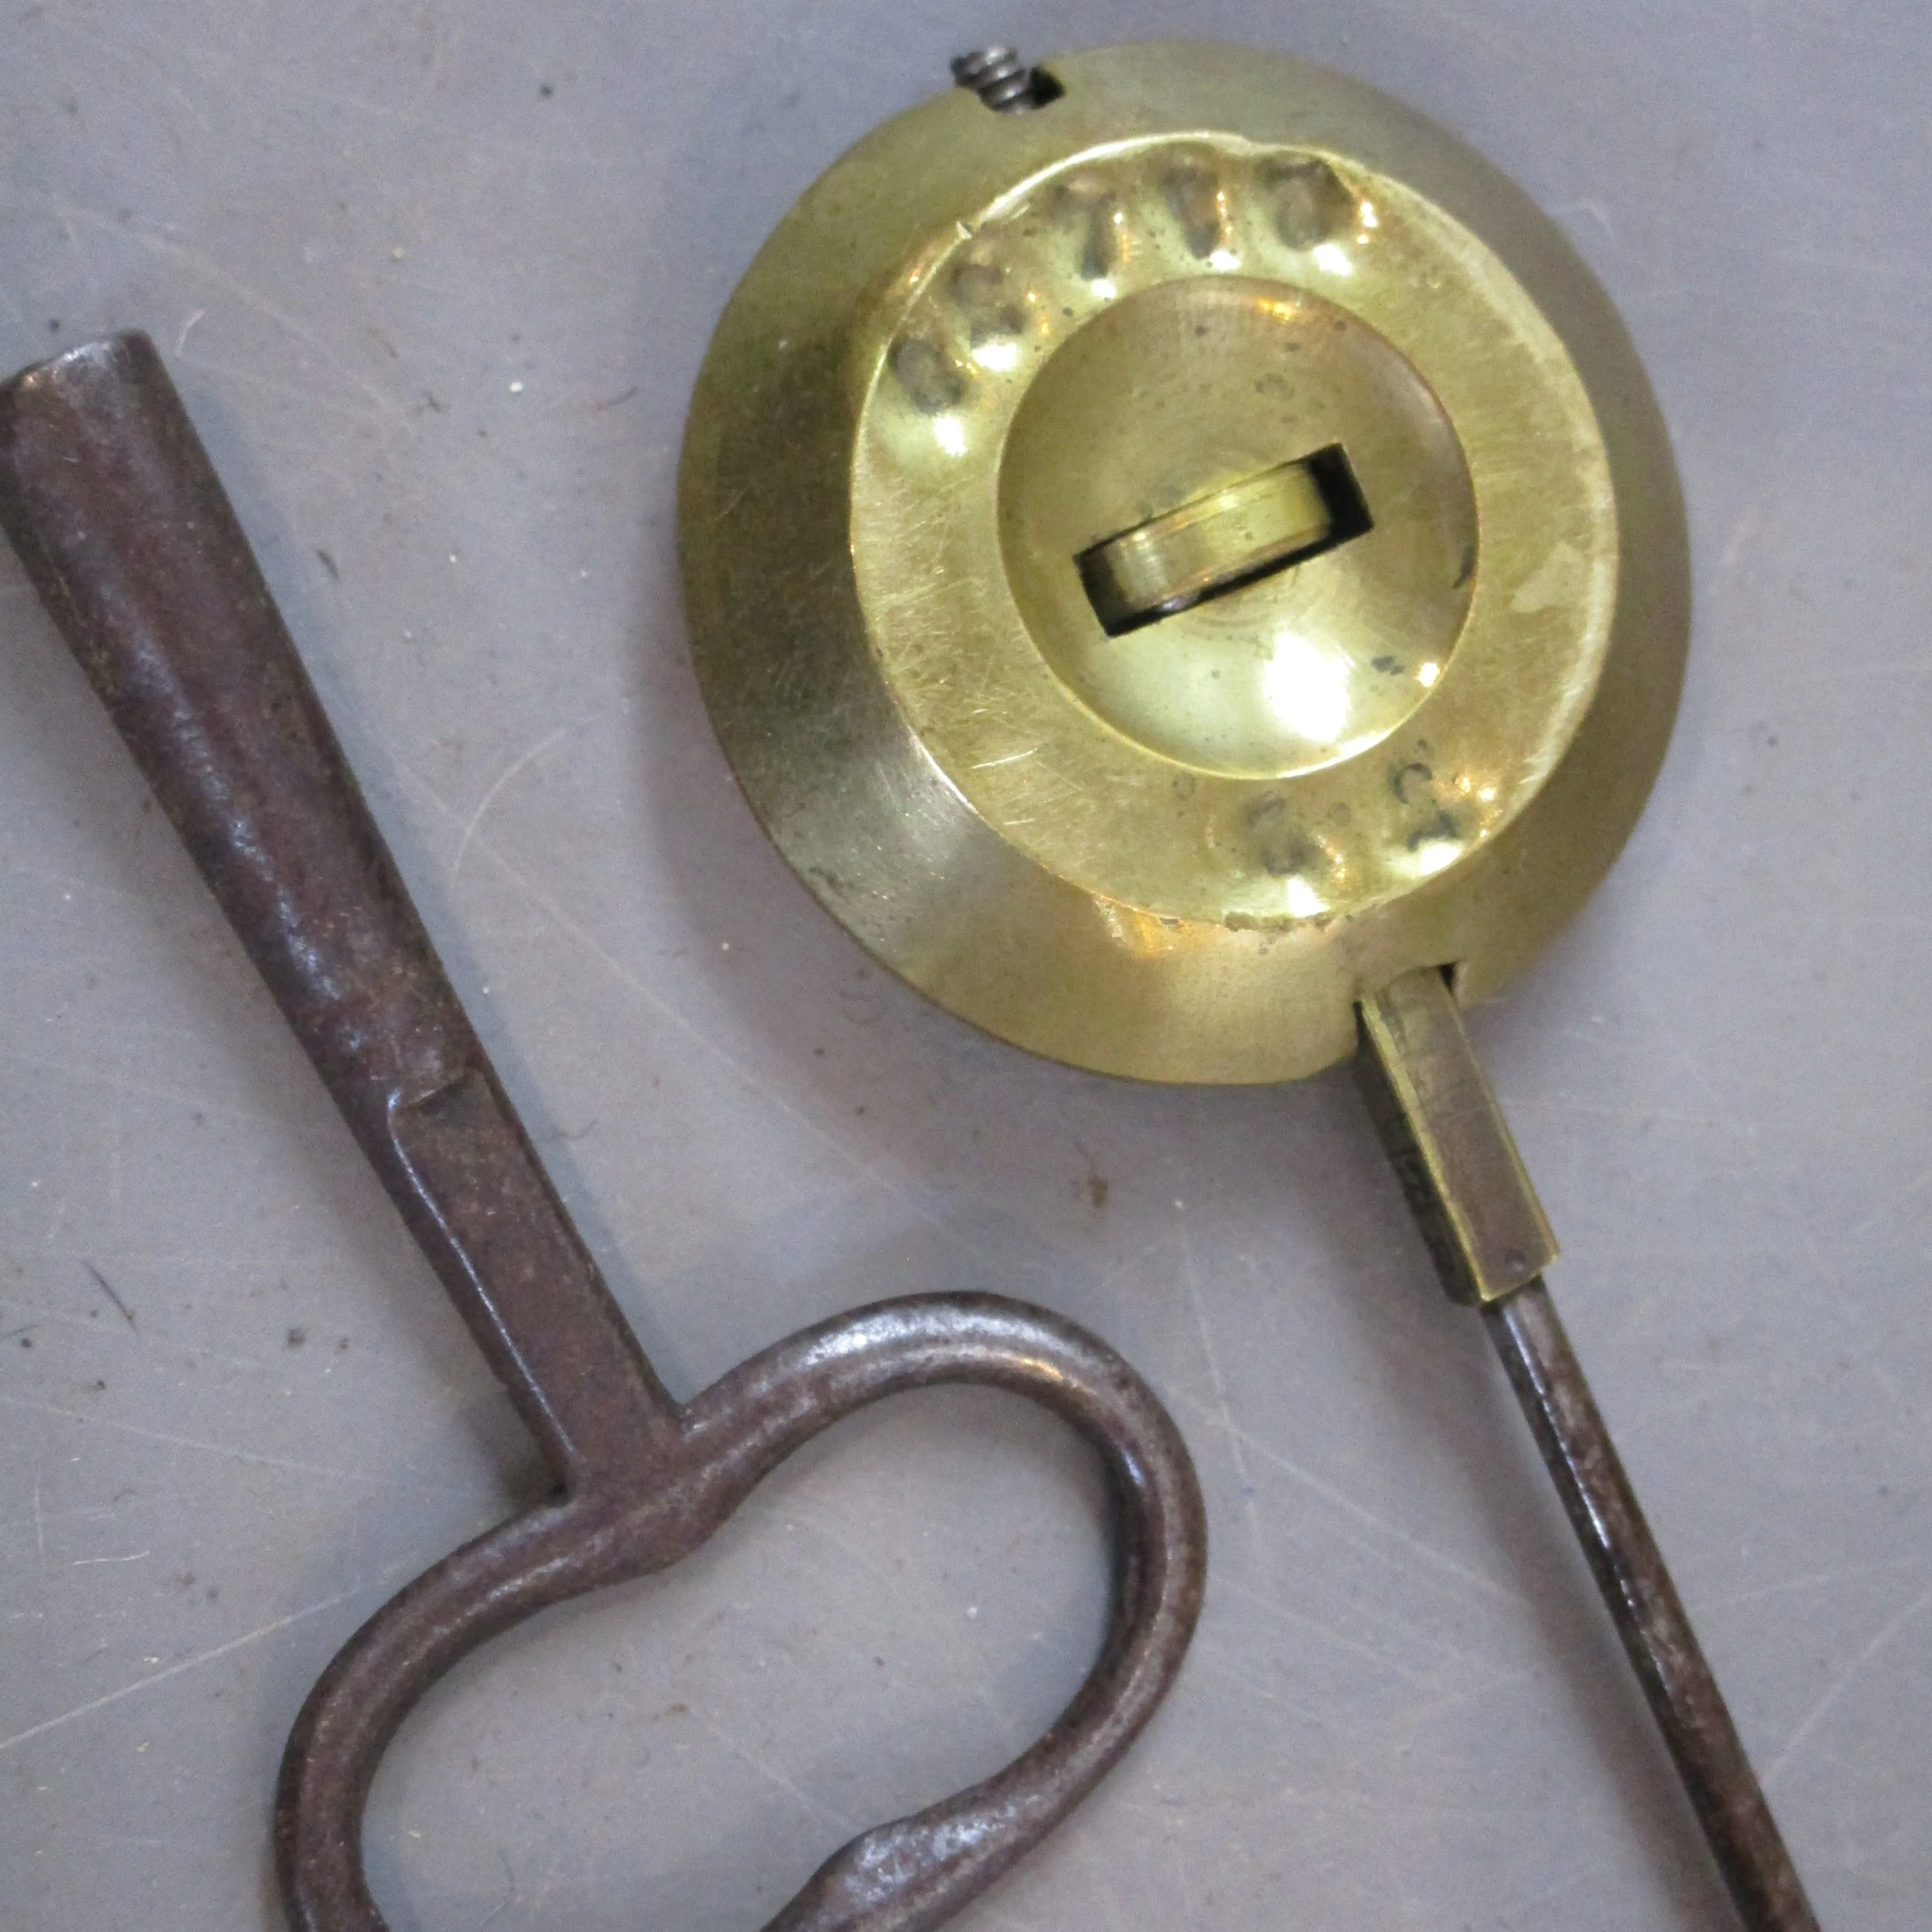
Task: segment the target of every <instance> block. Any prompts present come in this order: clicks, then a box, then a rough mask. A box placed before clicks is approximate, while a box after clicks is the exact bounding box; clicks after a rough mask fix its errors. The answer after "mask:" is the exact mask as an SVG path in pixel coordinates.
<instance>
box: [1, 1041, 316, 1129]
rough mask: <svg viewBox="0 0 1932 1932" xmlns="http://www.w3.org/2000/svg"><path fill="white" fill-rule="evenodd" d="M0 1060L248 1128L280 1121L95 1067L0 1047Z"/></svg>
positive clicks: (258, 1110) (256, 1109)
mask: <svg viewBox="0 0 1932 1932" xmlns="http://www.w3.org/2000/svg"><path fill="white" fill-rule="evenodd" d="M0 1061H5V1062H6V1063H7V1064H8V1065H10V1066H13V1067H31V1068H32V1069H33V1070H34V1072H36V1073H51V1074H52V1075H53V1076H55V1078H56V1079H61V1080H78V1081H83V1082H86V1084H87V1085H89V1086H102V1087H110V1088H112V1087H118V1088H120V1089H121V1091H123V1092H124V1093H128V1094H139V1095H141V1096H142V1098H143V1099H145V1100H166V1101H167V1102H168V1103H169V1104H170V1105H172V1106H178V1107H199V1108H200V1109H202V1111H203V1112H205V1113H211V1114H229V1115H233V1116H234V1118H236V1119H237V1120H240V1121H248V1123H249V1124H251V1126H259V1125H261V1124H263V1123H265V1122H269V1121H276V1122H279V1121H283V1120H284V1118H286V1117H285V1116H284V1115H280V1114H270V1113H267V1112H264V1111H263V1109H261V1108H260V1107H245V1106H241V1105H239V1104H238V1103H236V1102H233V1101H227V1100H208V1099H206V1098H205V1097H203V1096H202V1095H200V1094H191V1093H190V1094H184V1093H182V1092H181V1091H179V1090H178V1089H177V1088H172V1087H157V1086H154V1085H151V1084H150V1083H149V1082H147V1081H145V1080H132V1079H128V1078H127V1076H125V1075H124V1074H120V1073H103V1072H102V1071H101V1070H100V1069H99V1068H98V1067H69V1066H66V1065H64V1064H62V1062H61V1061H57V1060H43V1059H42V1058H40V1056H39V1055H37V1054H31V1053H14V1052H10V1051H9V1050H8V1049H6V1048H5V1047H0Z"/></svg>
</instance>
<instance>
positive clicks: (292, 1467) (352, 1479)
mask: <svg viewBox="0 0 1932 1932" xmlns="http://www.w3.org/2000/svg"><path fill="white" fill-rule="evenodd" d="M0 1409H18V1410H20V1412H22V1413H23V1414H25V1415H52V1416H58V1418H60V1419H61V1420H62V1421H64V1422H79V1423H83V1424H86V1427H89V1429H105V1430H110V1431H111V1432H112V1433H114V1434H115V1435H117V1436H136V1437H138V1438H139V1439H140V1440H141V1441H142V1442H165V1443H166V1444H167V1445H169V1447H170V1448H176V1449H196V1450H199V1451H201V1452H202V1454H204V1455H208V1456H219V1457H223V1459H224V1460H226V1461H229V1462H231V1463H259V1464H260V1465H261V1466H263V1468H265V1469H286V1470H287V1471H289V1472H290V1473H291V1474H292V1475H298V1476H326V1477H327V1478H329V1480H330V1481H333V1482H338V1483H368V1484H371V1485H372V1486H373V1487H376V1488H379V1489H387V1488H394V1487H398V1484H397V1479H396V1478H395V1477H393V1476H372V1475H365V1473H364V1472H362V1471H361V1470H359V1469H331V1468H329V1466H328V1465H327V1464H326V1463H297V1462H293V1461H291V1460H290V1459H289V1458H288V1457H284V1456H269V1455H265V1454H263V1453H262V1451H260V1450H258V1449H237V1448H233V1446H232V1445H229V1444H227V1443H223V1442H199V1441H197V1440H196V1439H195V1438H194V1437H193V1436H170V1435H169V1434H168V1433H166V1431H165V1430H159V1429H142V1428H139V1427H137V1426H136V1424H133V1423H131V1422H116V1421H114V1420H113V1418H110V1417H108V1416H105V1415H85V1414H83V1412H81V1411H80V1410H79V1409H62V1408H59V1407H58V1406H56V1405H55V1404H54V1403H50V1402H23V1401H22V1400H20V1397H18V1396H13V1395H0Z"/></svg>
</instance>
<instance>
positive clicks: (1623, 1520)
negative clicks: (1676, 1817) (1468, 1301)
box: [1483, 1280, 1818, 1932]
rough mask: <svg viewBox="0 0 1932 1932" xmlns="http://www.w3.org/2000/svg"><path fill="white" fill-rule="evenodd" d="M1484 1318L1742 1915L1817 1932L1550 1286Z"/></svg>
mask: <svg viewBox="0 0 1932 1932" xmlns="http://www.w3.org/2000/svg"><path fill="white" fill-rule="evenodd" d="M1483 1322H1484V1326H1485V1327H1486V1328H1487V1329H1488V1330H1489V1331H1490V1340H1491V1341H1492V1342H1493V1343H1495V1345H1496V1353H1497V1354H1498V1355H1499V1356H1501V1357H1502V1364H1503V1367H1505V1369H1506V1370H1508V1373H1509V1379H1510V1383H1511V1386H1512V1387H1513V1388H1514V1389H1515V1391H1516V1394H1517V1400H1518V1401H1519V1402H1520V1403H1521V1404H1522V1405H1523V1414H1524V1415H1525V1416H1526V1417H1527V1418H1529V1426H1530V1427H1531V1429H1532V1430H1533V1431H1534V1432H1535V1436H1536V1442H1537V1447H1538V1448H1539V1449H1541V1451H1542V1452H1543V1460H1544V1463H1545V1465H1546V1466H1547V1467H1548V1469H1549V1471H1550V1476H1551V1478H1552V1479H1553V1481H1555V1483H1556V1490H1557V1493H1558V1494H1559V1496H1562V1499H1563V1507H1564V1508H1565V1511H1567V1512H1568V1515H1569V1518H1570V1523H1571V1528H1573V1529H1574V1530H1575V1531H1576V1532H1577V1541H1578V1542H1580V1544H1582V1545H1583V1554H1584V1555H1585V1556H1586V1557H1587V1558H1588V1559H1589V1564H1590V1570H1591V1574H1592V1575H1593V1576H1594V1577H1595V1578H1596V1580H1597V1588H1598V1589H1599V1590H1600V1591H1601V1592H1602V1593H1603V1598H1604V1603H1605V1604H1607V1605H1608V1606H1609V1608H1610V1616H1611V1618H1612V1619H1613V1622H1615V1623H1616V1627H1617V1634H1618V1635H1619V1637H1622V1639H1623V1644H1624V1649H1625V1651H1626V1652H1628V1655H1629V1657H1630V1661H1631V1665H1632V1667H1634V1669H1635V1670H1636V1672H1637V1681H1638V1682H1640V1684H1641V1685H1643V1694H1644V1696H1645V1697H1646V1698H1647V1699H1648V1700H1649V1703H1650V1709H1651V1714H1652V1716H1654V1717H1655V1718H1656V1720H1657V1724H1658V1729H1659V1730H1661V1731H1662V1733H1664V1743H1665V1744H1666V1745H1667V1746H1668V1747H1669V1748H1670V1755H1671V1757H1672V1758H1673V1760H1675V1761H1676V1766H1677V1771H1678V1775H1679V1777H1680V1778H1682V1779H1683V1781H1684V1789H1685V1791H1686V1792H1687V1793H1688V1794H1689V1795H1690V1799H1691V1805H1692V1807H1693V1808H1694V1810H1695V1811H1696V1812H1697V1820H1698V1823H1700V1825H1702V1826H1703V1829H1704V1836H1705V1838H1706V1840H1707V1841H1709V1844H1710V1847H1711V1851H1712V1855H1713V1856H1714V1857H1715V1858H1716V1860H1717V1861H1718V1870H1719V1871H1720V1872H1721V1873H1723V1875H1724V1882H1725V1884H1726V1885H1728V1886H1729V1887H1730V1894H1731V1897H1732V1898H1733V1900H1734V1901H1735V1902H1736V1905H1737V1908H1738V1912H1739V1915H1740V1916H1741V1917H1742V1919H1743V1920H1744V1922H1745V1925H1746V1926H1747V1927H1748V1928H1749V1932H1818V1921H1817V1918H1816V1917H1815V1916H1814V1915H1813V1912H1812V1910H1811V1903H1810V1901H1809V1900H1808V1899H1807V1898H1806V1897H1805V1888H1804V1886H1803V1885H1802V1884H1801V1883H1800V1882H1799V1877H1798V1873H1797V1870H1796V1868H1795V1867H1793V1864H1792V1862H1791V1854H1790V1852H1788V1851H1787V1850H1786V1849H1785V1846H1784V1839H1783V1838H1781V1836H1780V1835H1779V1833H1778V1823H1777V1821H1776V1820H1775V1819H1774V1818H1773V1817H1772V1815H1771V1808H1770V1806H1769V1805H1768V1804H1766V1802H1765V1796H1764V1792H1763V1789H1762V1787H1760V1785H1759V1784H1758V1781H1757V1774H1756V1773H1755V1772H1753V1770H1752V1769H1751V1762H1750V1760H1748V1758H1747V1757H1745V1750H1744V1746H1743V1745H1742V1744H1741V1743H1740V1742H1739V1739H1738V1733H1737V1727H1736V1725H1735V1724H1733V1723H1732V1721H1731V1714H1730V1712H1729V1711H1728V1710H1727V1709H1726V1708H1725V1706H1724V1698H1723V1697H1722V1695H1721V1694H1720V1692H1719V1691H1718V1685H1717V1680H1716V1679H1715V1678H1714V1677H1713V1676H1712V1674H1711V1667H1710V1666H1709V1664H1707V1663H1706V1661H1705V1660H1704V1653H1703V1649H1701V1648H1700V1646H1699V1644H1698V1642H1697V1633H1696V1631H1694V1630H1693V1629H1692V1628H1691V1619H1690V1618H1689V1617H1688V1616H1687V1615H1686V1614H1685V1609H1684V1605H1683V1603H1682V1600H1681V1599H1680V1598H1679V1596H1678V1595H1677V1591H1676V1586H1674V1585H1673V1583H1672V1582H1671V1580H1670V1571H1668V1570H1667V1569H1666V1568H1664V1556H1663V1553H1662V1552H1661V1551H1660V1550H1658V1547H1657V1540H1656V1538H1655V1537H1653V1536H1652V1535H1651V1532H1650V1526H1649V1523H1646V1521H1645V1520H1644V1515H1643V1509H1642V1508H1641V1507H1640V1505H1639V1504H1638V1502H1637V1494H1636V1492H1635V1491H1634V1490H1632V1489H1631V1484H1630V1478H1628V1476H1627V1475H1625V1473H1624V1466H1623V1464H1622V1463H1621V1462H1620V1461H1619V1460H1618V1457H1617V1452H1616V1446H1615V1445H1613V1443H1612V1442H1611V1440H1610V1430H1609V1428H1608V1427H1607V1426H1606V1424H1605V1423H1604V1418H1603V1414H1602V1412H1601V1410H1599V1409H1598V1407H1597V1404H1596V1401H1595V1398H1594V1397H1592V1395H1591V1394H1590V1385H1589V1383H1588V1382H1586V1381H1585V1380H1584V1379H1583V1369H1582V1367H1580V1364H1578V1362H1577V1358H1576V1355H1575V1354H1574V1352H1572V1350H1571V1346H1570V1339H1569V1337H1568V1336H1567V1335H1565V1333H1564V1332H1563V1324H1562V1322H1561V1321H1560V1320H1559V1319H1558V1317H1557V1313H1556V1304H1554V1303H1553V1302H1552V1301H1551V1300H1550V1292H1549V1290H1548V1289H1547V1288H1545V1287H1544V1285H1543V1283H1542V1282H1541V1280H1538V1281H1533V1282H1532V1283H1530V1284H1529V1286H1527V1287H1526V1288H1523V1289H1520V1290H1519V1291H1518V1292H1517V1293H1515V1294H1514V1295H1506V1296H1505V1297H1504V1298H1503V1299H1502V1300H1501V1301H1489V1302H1485V1303H1484V1304H1483Z"/></svg>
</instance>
